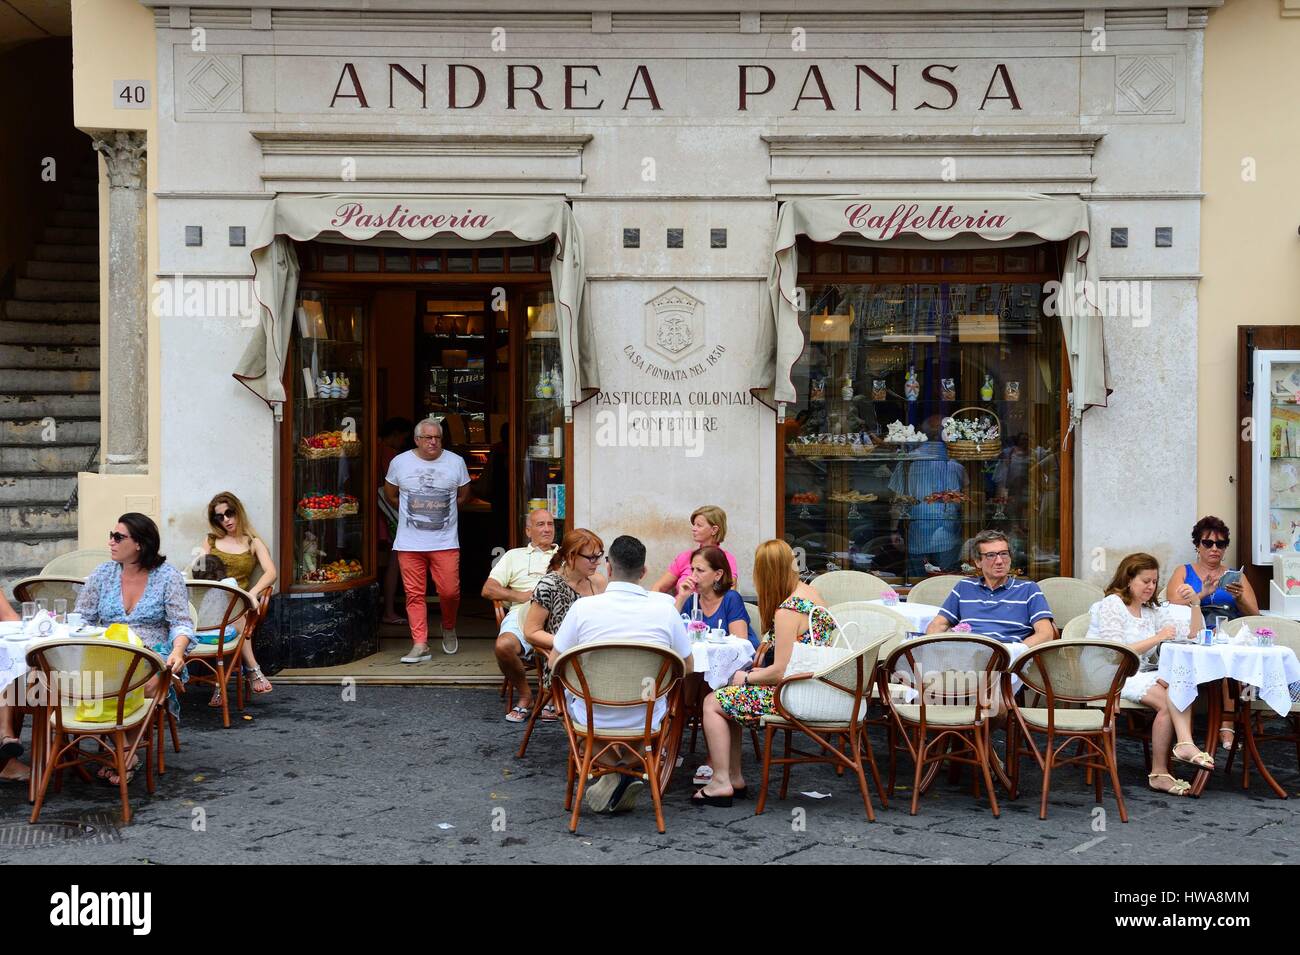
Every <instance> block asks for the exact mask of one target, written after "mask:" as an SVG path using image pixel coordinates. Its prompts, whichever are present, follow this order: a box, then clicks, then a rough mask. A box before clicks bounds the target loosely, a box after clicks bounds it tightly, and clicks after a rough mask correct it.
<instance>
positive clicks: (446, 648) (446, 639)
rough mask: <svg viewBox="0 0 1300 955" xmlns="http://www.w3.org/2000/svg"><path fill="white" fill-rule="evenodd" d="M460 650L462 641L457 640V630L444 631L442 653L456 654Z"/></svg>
mask: <svg viewBox="0 0 1300 955" xmlns="http://www.w3.org/2000/svg"><path fill="white" fill-rule="evenodd" d="M459 649H460V641H459V640H457V639H456V631H455V630H444V631H442V652H443V653H455V652H456V651H457V650H459Z"/></svg>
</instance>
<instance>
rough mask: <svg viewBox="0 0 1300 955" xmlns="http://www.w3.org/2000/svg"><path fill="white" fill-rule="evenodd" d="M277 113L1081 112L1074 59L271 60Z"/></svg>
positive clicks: (975, 115) (983, 116)
mask: <svg viewBox="0 0 1300 955" xmlns="http://www.w3.org/2000/svg"><path fill="white" fill-rule="evenodd" d="M274 60H275V71H274V72H275V76H276V78H277V86H276V90H275V101H276V111H277V112H281V113H326V114H330V115H347V114H357V115H365V116H380V115H386V114H390V113H394V112H396V113H424V114H426V115H430V114H437V115H457V114H464V115H500V116H522V115H529V116H557V115H566V116H579V115H591V114H595V115H606V116H631V115H647V116H651V115H673V116H744V115H756V116H772V115H781V116H819V115H826V116H834V117H851V116H854V115H861V116H893V117H900V118H901V117H903V116H907V117H911V118H915V119H921V118H924V117H934V118H936V119H939V118H943V117H949V118H950V117H953V116H958V115H961V116H968V117H970V118H972V119H980V120H990V119H996V118H998V117H1006V118H1012V119H1016V120H1023V119H1025V118H1027V117H1030V116H1049V115H1054V116H1059V115H1061V114H1063V113H1069V112H1071V111H1075V112H1077V109H1078V69H1077V68H1076V67H1077V64H1076V63H1075V62H1074V60H1073V59H1070V58H1047V57H1022V58H1009V57H970V56H966V55H960V56H959V55H954V56H948V57H946V56H942V55H934V56H931V57H926V58H918V59H905V58H899V57H890V56H881V57H878V56H853V55H852V54H850V55H847V56H843V57H838V58H829V57H828V58H820V57H815V56H811V57H810V56H807V55H803V56H798V57H794V56H792V57H790V58H768V57H754V58H748V59H720V58H717V57H707V58H695V57H683V58H680V59H651V58H641V57H635V56H632V57H627V58H616V57H612V56H609V57H607V56H605V55H603V54H600V55H595V56H592V57H591V58H573V59H566V60H559V59H543V58H535V57H531V56H528V55H523V56H520V57H507V56H504V55H503V56H501V57H499V58H493V59H484V58H464V59H428V58H420V57H392V56H357V57H325V56H311V55H307V56H289V55H279V56H275V57H274Z"/></svg>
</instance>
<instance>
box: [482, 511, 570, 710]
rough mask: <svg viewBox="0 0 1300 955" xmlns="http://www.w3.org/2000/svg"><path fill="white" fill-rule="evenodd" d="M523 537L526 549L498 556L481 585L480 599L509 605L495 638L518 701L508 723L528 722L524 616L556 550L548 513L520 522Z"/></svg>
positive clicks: (529, 695)
mask: <svg viewBox="0 0 1300 955" xmlns="http://www.w3.org/2000/svg"><path fill="white" fill-rule="evenodd" d="M524 536H525V537H527V538H528V546H527V547H513V548H511V549H510V550H508V551H506V552H505V553H504V554H502V555H501V559H500V560H498V561H497V562H496V564H494V565H493V567H492V572H491V573H490V574H488V578H487V580H485V581H484V582H483V597H484V599H486V600H500V601H503V602H505V603H508V604H510V609H509V611H508V612H507V613H506V616H505V619H504V620H502V621H501V631H500V633H499V634H498V635H497V645H496V655H497V666H498V667H500V668H501V674H502V676H504V677H505V678H506V679H507V680H509V681H510V684H511V685H512V686H513V687H514V688H515V695H516V696H518V698H519V704H518V705H517V706H516V707H515V708H514V709H513V710H511V711H510V713H509V714H508V715H507V716H506V719H508V720H510V722H512V723H514V722H523V721H524V720H526V719H528V710H529V708H530V707H531V706H532V701H533V690H532V687H531V686H529V685H528V674H527V671H526V669H525V668H526V666H527V663H528V660H529V658H530V657H531V656H532V654H533V648H532V647H530V646H529V645H528V641H527V640H525V639H524V616H525V615H526V614H527V613H528V603H529V600H530V599H531V598H532V595H533V588H534V587H536V586H537V582H538V581H539V580H541V579H542V577H543V576H544V575H545V574H546V568H547V567H548V566H549V565H550V563H551V558H552V557H554V556H555V551H556V550H557V548H556V545H555V518H554V517H552V516H551V512H550V511H548V510H545V509H543V508H539V509H538V510H535V511H533V512H532V513H530V514H529V515H528V519H527V520H526V521H524Z"/></svg>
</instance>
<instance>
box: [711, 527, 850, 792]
mask: <svg viewBox="0 0 1300 955" xmlns="http://www.w3.org/2000/svg"><path fill="white" fill-rule="evenodd" d="M754 588H755V589H756V590H757V591H758V611H759V618H760V620H761V623H762V628H763V633H764V640H765V642H764V643H763V645H762V646H760V647H759V650H758V656H757V657H756V658H755V659H756V660H764V657H763V654H764V651H765V650H766V649H767V647H768V645H769V643H770V644H771V645H772V647H773V652H772V660H771V663H768V664H767V665H765V666H759V665H755V666H753V667H752V668H751V669H746V670H737V671H736V672H735V673H734V674H732V677H731V684H730V685H728V686H724V687H723V688H722V689H720V690H718V691H717V692H716V693H711V694H709V696H707V697H705V699H704V738H705V740H706V741H707V742H708V746H709V764H710V765H711V766H712V767H713V779H712V780H711V781H710V782H709V783H708V784H707V785H705V786H704V788H703V789H701V790H700V791H699V792H698V793H696V794H695V795H694V796H693V797H692V801H693V802H694V803H695V804H696V805H701V806H730V805H731V801H732V799H733V798H737V797H739V798H742V799H743V798H744V797H745V795H746V789H747V787H746V786H745V777H744V775H743V773H742V772H741V767H740V730H741V727H742V726H750V727H753V726H758V724H759V721H760V720H761V719H762V718H763V717H764V716H766V715H769V714H771V713H774V712H775V706H774V704H773V689H772V688H773V686H775V685H776V684H777V683H779V682H780V681H781V679H782V678H783V677H784V676H785V670H786V667H787V666H788V665H789V663H790V655H791V654H792V653H793V652H794V645H795V643H815V644H818V645H823V646H824V645H826V644H828V643H830V642H831V640H832V639H833V638H834V636H835V621H834V620H833V619H832V617H831V615H830V613H829V612H828V611H827V610H826V605H825V604H824V603H823V602H822V598H821V594H819V593H817V591H816V590H815V589H813V588H812V587H811V586H809V585H808V584H805V583H803V582H802V581H801V580H800V579H799V572H798V570H797V568H796V566H795V557H794V551H792V550H791V549H790V545H789V544H787V543H786V542H785V541H783V540H770V541H766V542H765V543H763V544H760V545H759V548H758V551H757V552H756V553H755V554H754ZM819 611H820V612H819ZM764 662H766V661H764Z"/></svg>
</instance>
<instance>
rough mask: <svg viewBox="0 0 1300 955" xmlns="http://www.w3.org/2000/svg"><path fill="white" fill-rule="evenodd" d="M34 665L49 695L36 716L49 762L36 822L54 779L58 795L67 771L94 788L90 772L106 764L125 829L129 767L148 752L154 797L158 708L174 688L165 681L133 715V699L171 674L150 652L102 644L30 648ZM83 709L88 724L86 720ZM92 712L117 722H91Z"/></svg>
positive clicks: (43, 765) (43, 766) (148, 783)
mask: <svg viewBox="0 0 1300 955" xmlns="http://www.w3.org/2000/svg"><path fill="white" fill-rule="evenodd" d="M27 664H28V666H29V667H30V668H31V669H32V670H33V671H35V672H36V673H37V674H38V677H37V679H38V680H39V681H40V684H39V685H40V686H42V687H44V688H45V690H46V696H45V703H44V705H43V707H42V711H41V712H40V713H39V714H38V715H37V717H36V719H37V721H38V722H39V727H38V729H39V731H40V735H41V740H42V744H41V747H40V748H41V750H42V754H43V755H42V757H41V759H40V782H39V783H38V784H37V786H36V804H35V805H34V806H33V807H32V815H31V821H32V822H33V823H35V822H36V821H37V820H38V819H39V818H40V815H41V807H42V806H43V805H44V803H45V794H46V792H47V791H48V789H49V785H50V781H51V779H53V780H54V788H55V790H56V791H58V790H59V789H60V788H61V783H62V779H63V771H64V770H65V769H76V770H77V771H78V772H79V773H80V774H81V776H82V778H83V779H85V780H86V781H87V782H89V781H91V779H92V778H93V777H92V776H91V775H90V773H88V772H87V771H86V767H87V766H88V765H94V764H98V765H101V766H106V767H108V768H110V769H112V770H113V772H114V773H116V774H117V776H118V791H119V793H120V794H121V799H122V822H124V823H128V822H130V821H131V803H130V800H129V799H128V797H127V767H128V766H130V765H131V763H132V762H133V761H134V759H135V754H136V752H137V751H138V750H139V749H140V748H142V747H143V749H144V774H145V787H146V788H147V789H148V791H149V792H151V793H152V792H153V791H154V777H153V753H152V745H151V743H152V739H153V734H152V733H151V732H150V728H151V726H152V725H153V714H154V712H155V710H156V709H157V707H158V703H159V702H160V701H161V700H162V699H163V698H164V697H165V696H166V694H167V681H166V680H162V679H160V680H158V685H157V690H156V692H155V693H154V694H153V695H151V696H146V697H145V698H144V701H143V703H140V704H139V706H138V708H137V709H136V710H135V711H134V712H130V713H128V712H127V706H128V703H127V696H128V695H129V694H131V693H132V692H134V691H137V690H141V689H143V688H144V686H145V684H146V683H148V682H149V681H150V680H152V679H153V678H154V677H155V676H159V675H160V674H162V673H163V672H164V671H165V668H166V664H165V663H164V661H163V659H162V657H160V656H158V654H156V653H154V652H153V651H152V650H149V649H146V648H144V647H137V646H134V645H132V644H127V643H117V642H114V641H110V640H103V639H97V638H88V639H77V640H49V641H44V642H41V643H37V644H35V645H33V646H32V647H30V648H29V649H28V651H27ZM79 707H80V713H81V717H82V718H78V710H79ZM87 707H88V708H89V709H90V710H92V711H97V713H98V714H99V715H108V716H109V719H108V720H107V721H92V720H88V719H85V718H84V717H86V716H88V715H90V713H87V711H86V708H87ZM87 739H89V740H93V741H94V743H95V747H94V748H93V749H82V742H83V741H84V740H87ZM33 748H36V744H35V743H33Z"/></svg>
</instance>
